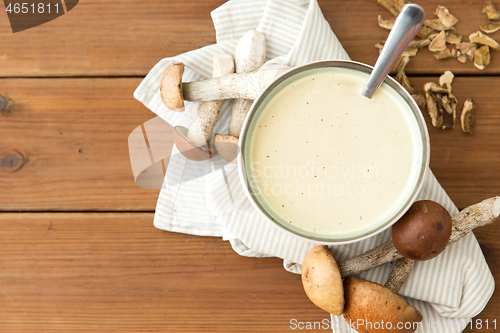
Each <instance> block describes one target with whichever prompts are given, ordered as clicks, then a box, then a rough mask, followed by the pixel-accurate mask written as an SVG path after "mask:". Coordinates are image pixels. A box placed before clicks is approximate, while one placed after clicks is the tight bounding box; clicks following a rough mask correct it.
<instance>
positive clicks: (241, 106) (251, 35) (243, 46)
mask: <svg viewBox="0 0 500 333" xmlns="http://www.w3.org/2000/svg"><path fill="white" fill-rule="evenodd" d="M265 56H266V37H265V36H264V34H262V33H260V32H258V31H255V30H248V31H247V32H246V33H245V34H244V35H243V37H241V39H240V40H239V42H238V44H237V45H236V49H235V51H234V61H235V64H236V73H239V74H242V73H250V72H253V71H255V70H257V69H259V67H261V66H262V65H263V64H264V60H265ZM252 103H253V99H243V98H238V99H235V100H234V103H233V108H232V109H231V118H230V120H229V133H228V135H216V137H215V139H214V144H215V148H216V149H217V150H218V151H219V149H220V153H219V155H220V156H222V157H223V158H224V159H226V160H227V161H229V162H236V155H237V153H238V149H237V148H238V147H237V145H238V137H239V136H240V131H241V127H242V126H243V121H244V120H245V117H246V115H247V113H248V111H249V110H250V107H251V106H252ZM235 143H236V145H235Z"/></svg>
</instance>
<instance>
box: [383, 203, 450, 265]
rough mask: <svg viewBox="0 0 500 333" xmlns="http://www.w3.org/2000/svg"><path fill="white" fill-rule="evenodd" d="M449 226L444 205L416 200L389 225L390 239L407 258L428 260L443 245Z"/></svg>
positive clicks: (437, 252)
mask: <svg viewBox="0 0 500 333" xmlns="http://www.w3.org/2000/svg"><path fill="white" fill-rule="evenodd" d="M451 230H452V222H451V216H450V213H448V211H447V210H446V209H445V208H444V207H443V206H441V205H440V204H438V203H437V202H434V201H430V200H421V201H416V202H415V203H413V205H412V206H411V207H410V209H409V210H408V211H407V212H406V213H405V214H404V215H403V217H402V218H401V219H400V220H399V221H398V222H396V223H395V224H394V225H393V226H392V242H393V243H394V247H395V248H396V250H398V252H399V253H401V254H402V255H403V256H405V257H406V258H409V259H412V260H419V261H423V260H430V259H432V258H434V257H436V256H437V255H438V254H440V253H441V252H442V251H443V250H444V249H445V248H446V246H447V245H448V242H449V241H450V236H451Z"/></svg>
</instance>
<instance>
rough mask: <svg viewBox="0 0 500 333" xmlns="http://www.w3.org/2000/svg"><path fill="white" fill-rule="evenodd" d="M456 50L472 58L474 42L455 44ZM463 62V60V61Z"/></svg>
mask: <svg viewBox="0 0 500 333" xmlns="http://www.w3.org/2000/svg"><path fill="white" fill-rule="evenodd" d="M456 48H457V50H459V51H460V53H461V54H462V55H467V56H468V57H469V59H470V60H471V61H472V60H474V52H475V51H476V49H477V44H476V43H470V42H462V43H458V44H457V45H456ZM464 62H465V61H464Z"/></svg>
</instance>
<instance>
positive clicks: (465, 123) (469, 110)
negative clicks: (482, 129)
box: [460, 98, 476, 134]
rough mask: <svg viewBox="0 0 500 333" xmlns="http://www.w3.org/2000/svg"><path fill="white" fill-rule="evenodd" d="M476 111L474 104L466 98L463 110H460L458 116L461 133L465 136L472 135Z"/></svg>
mask: <svg viewBox="0 0 500 333" xmlns="http://www.w3.org/2000/svg"><path fill="white" fill-rule="evenodd" d="M475 110H476V104H475V103H474V100H473V99H472V98H468V99H467V100H466V101H465V103H464V108H463V109H462V114H461V115H460V123H461V125H462V131H463V132H464V133H466V134H472V131H473V130H474V125H475V117H474V111H475Z"/></svg>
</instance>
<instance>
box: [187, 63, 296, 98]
mask: <svg viewBox="0 0 500 333" xmlns="http://www.w3.org/2000/svg"><path fill="white" fill-rule="evenodd" d="M288 69H289V67H287V66H283V65H265V66H262V67H261V68H260V69H259V70H257V71H256V72H252V73H247V74H229V75H224V76H221V77H219V78H213V79H209V80H202V81H195V82H186V83H183V85H182V86H183V92H184V99H185V100H187V101H192V102H206V101H217V100H224V99H233V98H243V99H255V98H257V96H258V95H259V93H260V92H261V91H262V90H264V88H265V87H266V86H267V85H268V84H270V83H271V82H273V81H274V79H275V78H276V77H278V76H279V75H280V74H282V73H284V72H285V71H286V70H288Z"/></svg>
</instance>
